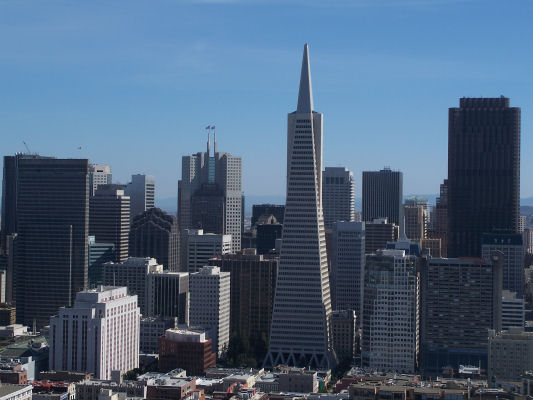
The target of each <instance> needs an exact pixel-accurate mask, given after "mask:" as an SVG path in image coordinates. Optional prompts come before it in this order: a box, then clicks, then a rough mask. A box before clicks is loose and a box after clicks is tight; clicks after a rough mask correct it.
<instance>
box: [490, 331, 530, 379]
mask: <svg viewBox="0 0 533 400" xmlns="http://www.w3.org/2000/svg"><path fill="white" fill-rule="evenodd" d="M488 347H489V357H488V358H489V365H488V374H487V375H488V378H489V384H496V383H497V382H498V381H519V380H520V378H521V377H522V375H523V374H524V372H525V371H531V370H533V332H524V331H523V330H520V329H518V330H516V329H512V330H510V331H505V332H496V331H494V330H491V331H489V346H488Z"/></svg>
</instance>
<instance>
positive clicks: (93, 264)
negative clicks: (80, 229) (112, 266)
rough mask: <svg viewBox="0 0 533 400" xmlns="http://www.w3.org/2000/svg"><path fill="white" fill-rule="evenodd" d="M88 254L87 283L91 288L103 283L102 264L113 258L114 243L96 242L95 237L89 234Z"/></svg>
mask: <svg viewBox="0 0 533 400" xmlns="http://www.w3.org/2000/svg"><path fill="white" fill-rule="evenodd" d="M88 254H89V261H88V268H87V276H88V285H89V288H93V287H96V286H97V285H102V284H103V282H104V275H103V272H104V264H105V263H106V262H109V261H114V260H115V245H114V244H113V243H96V238H95V237H94V236H89V245H88Z"/></svg>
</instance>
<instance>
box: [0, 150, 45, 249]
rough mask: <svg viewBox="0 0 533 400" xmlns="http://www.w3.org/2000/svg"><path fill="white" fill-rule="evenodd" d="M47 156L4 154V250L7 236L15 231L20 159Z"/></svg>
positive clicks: (1, 232)
mask: <svg viewBox="0 0 533 400" xmlns="http://www.w3.org/2000/svg"><path fill="white" fill-rule="evenodd" d="M35 158H48V157H41V156H39V155H36V154H17V155H14V156H4V170H3V173H4V176H3V180H2V217H1V218H0V223H1V225H0V245H1V246H2V249H3V250H6V246H7V236H9V235H12V234H14V233H16V232H17V176H18V162H19V160H20V159H35Z"/></svg>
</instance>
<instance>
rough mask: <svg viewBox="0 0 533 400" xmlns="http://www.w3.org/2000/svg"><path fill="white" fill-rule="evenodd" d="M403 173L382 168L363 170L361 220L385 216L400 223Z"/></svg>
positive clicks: (393, 221) (397, 223)
mask: <svg viewBox="0 0 533 400" xmlns="http://www.w3.org/2000/svg"><path fill="white" fill-rule="evenodd" d="M402 203H403V173H402V172H400V171H391V169H390V168H387V167H385V168H383V169H382V170H380V171H363V215H362V218H363V221H365V222H367V221H372V220H373V219H374V218H387V219H388V220H389V222H391V223H394V224H396V225H398V226H401V225H402V217H403V213H402V211H403V210H402Z"/></svg>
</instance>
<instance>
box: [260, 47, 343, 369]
mask: <svg viewBox="0 0 533 400" xmlns="http://www.w3.org/2000/svg"><path fill="white" fill-rule="evenodd" d="M330 314H331V303H330V293H329V278H328V266H327V261H326V240H325V234H324V219H323V216H322V114H320V113H317V112H315V111H313V93H312V89H311V70H310V65H309V48H308V46H307V44H306V45H305V47H304V54H303V60H302V72H301V76H300V90H299V93H298V106H297V108H296V111H295V112H293V113H290V114H289V115H288V123H287V200H286V203H285V217H284V222H283V234H282V244H281V254H280V262H279V268H278V278H277V285H276V294H275V297H274V309H273V312H272V325H271V331H270V345H269V346H270V347H269V351H268V354H267V356H266V358H265V362H264V365H265V366H266V367H273V366H275V365H278V364H288V365H293V366H299V367H307V366H311V367H328V368H331V367H333V366H334V364H335V355H334V353H333V351H332V350H331V345H330V340H329V316H330Z"/></svg>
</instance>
